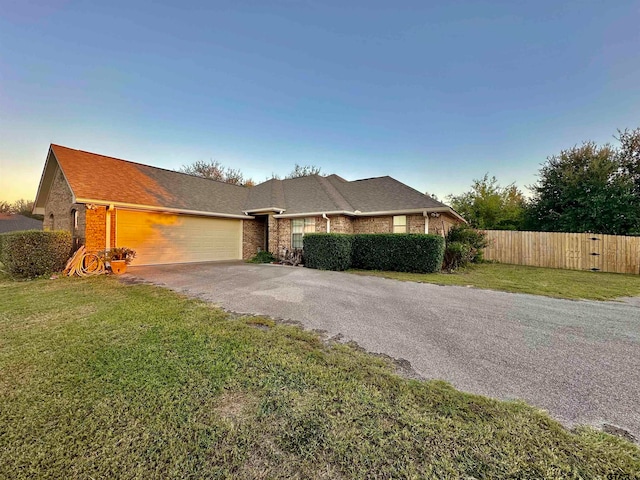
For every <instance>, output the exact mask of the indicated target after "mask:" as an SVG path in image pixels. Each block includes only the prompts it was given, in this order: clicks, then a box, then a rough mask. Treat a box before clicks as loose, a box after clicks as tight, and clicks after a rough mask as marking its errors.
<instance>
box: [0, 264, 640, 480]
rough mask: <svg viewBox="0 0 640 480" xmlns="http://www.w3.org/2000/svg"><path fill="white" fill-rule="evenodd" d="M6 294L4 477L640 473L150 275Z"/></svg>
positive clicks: (468, 398) (484, 405)
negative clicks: (141, 280) (136, 281)
mask: <svg viewBox="0 0 640 480" xmlns="http://www.w3.org/2000/svg"><path fill="white" fill-rule="evenodd" d="M0 299H1V302H0V478H12V479H16V478H18V479H19V478H52V479H59V478H145V479H146V478H344V479H347V478H362V479H364V478H477V479H482V478H576V479H578V478H581V479H587V478H605V477H607V478H640V473H639V472H640V449H638V447H637V446H636V445H633V444H631V443H629V442H627V441H625V440H622V439H619V438H616V437H613V436H610V435H607V434H605V433H601V432H598V431H595V430H593V429H590V428H586V427H585V428H581V429H579V430H578V431H577V432H569V431H566V430H565V429H564V428H563V427H562V426H561V425H559V424H558V423H557V422H555V421H554V420H552V419H550V418H549V417H548V416H547V415H546V414H545V413H543V412H541V411H539V410H536V409H534V408H531V407H529V406H527V405H525V404H523V403H520V402H500V401H496V400H491V399H488V398H484V397H480V396H475V395H470V394H466V393H461V392H459V391H457V390H455V389H454V388H453V387H451V386H450V385H448V384H446V383H444V382H440V381H430V382H421V381H416V380H407V379H403V378H401V377H399V376H397V375H396V374H395V373H394V368H393V365H391V364H390V363H389V362H387V361H385V360H382V359H379V358H376V357H373V356H370V355H367V354H366V353H363V352H360V351H358V350H357V349H356V348H352V347H350V346H348V345H342V344H334V345H327V344H325V343H323V341H322V340H321V339H320V338H319V337H318V336H317V334H315V333H313V332H308V331H304V330H301V329H300V328H298V327H295V326H290V325H282V324H276V323H274V322H273V321H271V320H269V319H264V318H258V317H235V316H232V315H229V314H227V313H225V312H223V311H221V310H219V309H217V308H215V307H212V306H211V305H208V304H205V303H203V302H200V301H196V300H189V299H185V298H184V297H181V296H179V295H177V294H174V293H172V292H170V291H167V290H163V289H160V288H156V287H151V286H147V285H136V286H127V285H124V284H122V283H119V282H118V281H117V280H116V279H113V278H108V277H100V278H90V279H69V278H60V279H58V280H45V279H41V280H34V281H28V282H12V281H8V280H6V279H5V280H2V281H0Z"/></svg>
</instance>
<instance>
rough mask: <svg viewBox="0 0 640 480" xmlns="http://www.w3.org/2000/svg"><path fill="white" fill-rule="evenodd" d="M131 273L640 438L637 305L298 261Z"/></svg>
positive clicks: (566, 419) (427, 373)
mask: <svg viewBox="0 0 640 480" xmlns="http://www.w3.org/2000/svg"><path fill="white" fill-rule="evenodd" d="M129 271H130V273H129V274H127V276H129V277H135V278H138V279H141V280H144V281H148V282H152V283H154V284H158V285H162V286H166V287H168V288H171V289H172V290H175V291H178V292H181V293H185V294H187V295H189V296H194V297H199V298H202V299H204V300H207V301H210V302H214V303H216V304H218V305H220V306H221V307H223V308H225V309H227V310H230V311H233V312H238V313H251V314H261V315H267V316H271V317H275V318H279V319H287V320H294V321H298V322H301V323H302V324H303V325H304V326H305V327H306V328H309V329H320V330H325V331H327V332H328V334H329V335H330V336H334V335H338V334H340V335H342V340H343V341H350V340H353V341H355V342H357V343H358V344H359V345H361V346H362V347H363V348H365V349H366V350H368V351H370V352H375V353H384V354H386V355H389V356H391V357H394V358H397V359H405V360H408V361H409V362H411V365H412V366H413V369H414V370H415V371H416V372H417V373H418V374H419V375H421V376H422V377H424V378H439V379H444V380H446V381H448V382H451V383H452V384H453V385H455V386H456V387H457V388H459V389H461V390H465V391H468V392H473V393H478V394H482V395H488V396H491V397H495V398H500V399H514V398H520V399H524V400H525V401H527V402H528V403H530V404H532V405H535V406H538V407H540V408H543V409H545V410H547V411H549V413H550V414H551V415H552V416H554V417H555V418H557V419H558V420H560V421H561V422H563V423H564V424H565V425H567V426H572V425H575V424H590V425H594V426H600V425H602V424H603V423H607V424H612V425H617V426H619V427H621V428H623V429H625V430H627V431H628V432H630V433H631V434H632V435H634V436H635V438H636V439H638V438H640V305H639V304H638V302H637V300H631V301H628V302H591V301H571V300H557V299H551V298H546V297H538V296H533V295H522V294H511V293H503V292H493V291H489V290H479V289H473V288H465V287H451V286H446V287H445V286H438V285H429V284H419V283H411V282H400V281H396V280H388V279H383V278H376V277H367V276H358V275H352V274H346V273H338V272H323V271H318V270H311V269H306V268H301V267H297V268H296V267H284V266H277V265H251V264H239V263H233V264H229V263H227V264H190V265H172V266H155V267H131V268H130V270H129Z"/></svg>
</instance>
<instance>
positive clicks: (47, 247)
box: [0, 230, 72, 277]
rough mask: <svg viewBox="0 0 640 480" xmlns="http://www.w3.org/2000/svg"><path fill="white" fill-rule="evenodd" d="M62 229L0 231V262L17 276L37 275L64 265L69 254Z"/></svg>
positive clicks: (69, 244)
mask: <svg viewBox="0 0 640 480" xmlns="http://www.w3.org/2000/svg"><path fill="white" fill-rule="evenodd" d="M71 248H72V242H71V234H70V233H69V232H66V231H42V230H25V231H22V232H8V233H3V234H1V235H0V262H2V264H3V265H4V267H5V269H6V270H7V271H8V272H9V273H11V274H13V275H17V276H20V277H37V276H39V275H45V274H48V273H53V272H59V271H61V270H63V269H64V267H65V264H66V262H67V260H68V259H69V256H70V255H71Z"/></svg>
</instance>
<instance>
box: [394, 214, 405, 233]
mask: <svg viewBox="0 0 640 480" xmlns="http://www.w3.org/2000/svg"><path fill="white" fill-rule="evenodd" d="M393 233H407V216H406V215H396V216H395V217H393Z"/></svg>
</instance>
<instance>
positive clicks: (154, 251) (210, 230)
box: [115, 209, 242, 265]
mask: <svg viewBox="0 0 640 480" xmlns="http://www.w3.org/2000/svg"><path fill="white" fill-rule="evenodd" d="M115 226H116V245H117V246H118V247H129V248H132V249H134V250H135V251H136V258H135V260H134V261H133V265H160V264H167V263H190V262H211V261H220V260H239V259H241V258H242V220H236V219H228V218H214V217H203V216H194V215H176V214H171V213H159V212H148V211H136V210H123V209H118V210H117V211H116V225H115Z"/></svg>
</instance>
